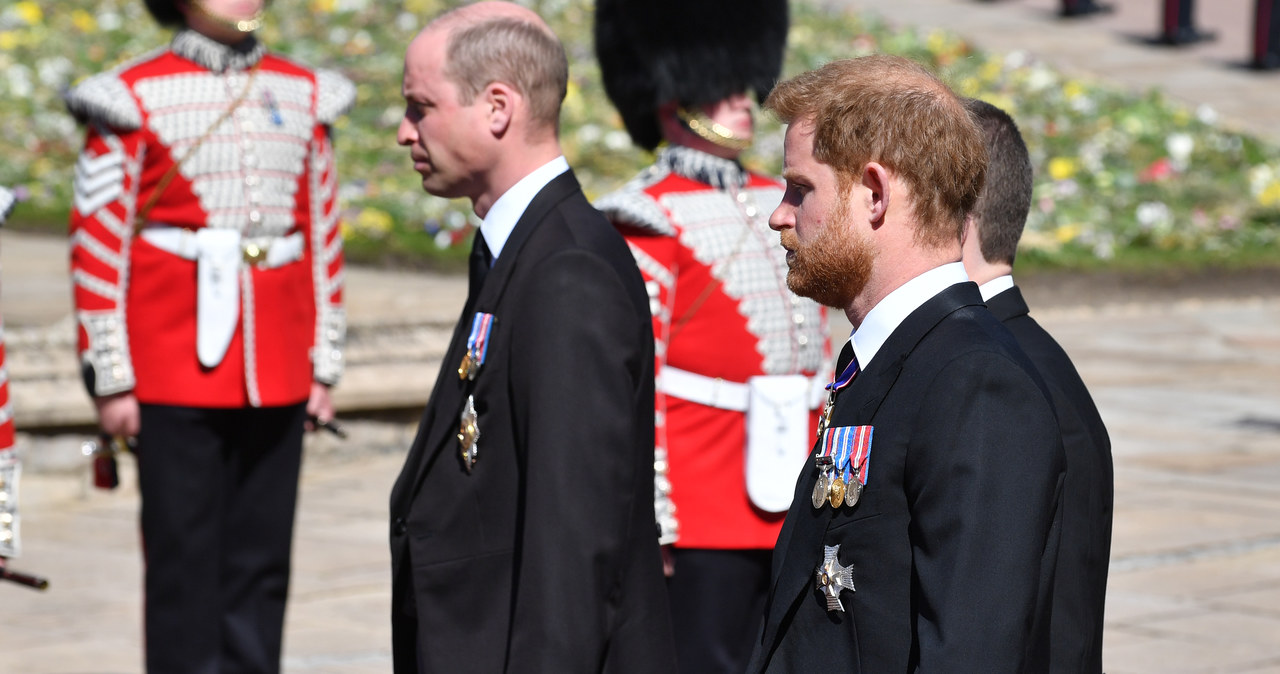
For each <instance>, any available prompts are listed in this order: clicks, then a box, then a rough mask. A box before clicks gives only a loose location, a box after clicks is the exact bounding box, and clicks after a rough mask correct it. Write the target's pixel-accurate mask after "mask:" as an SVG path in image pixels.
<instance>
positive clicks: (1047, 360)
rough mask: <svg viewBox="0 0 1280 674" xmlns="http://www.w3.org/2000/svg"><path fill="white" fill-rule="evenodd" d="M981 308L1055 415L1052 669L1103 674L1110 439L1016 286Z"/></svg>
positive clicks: (1070, 367)
mask: <svg viewBox="0 0 1280 674" xmlns="http://www.w3.org/2000/svg"><path fill="white" fill-rule="evenodd" d="M987 308H989V309H990V310H991V313H992V314H995V317H996V318H998V319H1000V320H1001V321H1002V322H1004V325H1005V327H1007V328H1009V331H1010V332H1012V333H1013V336H1014V337H1015V338H1017V340H1018V345H1019V346H1021V347H1022V350H1023V351H1025V352H1026V353H1027V356H1028V357H1029V358H1031V362H1032V363H1034V364H1035V366H1036V369H1038V370H1039V371H1040V375H1041V376H1042V377H1044V380H1045V383H1046V384H1048V386H1049V392H1050V393H1051V394H1052V396H1053V404H1054V407H1055V408H1057V412H1058V427H1059V428H1060V429H1061V431H1062V446H1063V449H1064V450H1065V451H1066V456H1067V481H1066V486H1065V487H1064V488H1063V496H1062V503H1063V511H1062V547H1061V549H1060V552H1059V554H1058V572H1057V578H1056V580H1055V581H1054V586H1053V619H1052V624H1051V627H1050V634H1051V635H1052V641H1053V645H1052V649H1051V662H1050V664H1051V671H1054V672H1063V673H1066V672H1072V673H1077V672H1101V671H1102V613H1103V605H1104V604H1105V603H1106V594H1107V566H1108V564H1109V563H1110V558H1111V512H1112V511H1111V509H1112V495H1113V479H1112V467H1111V440H1110V439H1109V438H1108V437H1107V429H1106V427H1105V426H1104V425H1103V423H1102V417H1101V416H1099V415H1098V408H1097V407H1096V406H1095V405H1094V404H1093V398H1092V397H1091V396H1090V395H1089V390H1088V389H1087V388H1085V385H1084V382H1083V381H1081V379H1080V375H1079V374H1078V373H1077V372H1076V368H1075V366H1074V365H1073V364H1072V363H1071V359H1070V358H1069V357H1067V354H1066V352H1065V351H1063V350H1062V347H1061V346H1059V345H1058V342H1056V341H1054V339H1053V337H1051V336H1050V335H1049V333H1048V332H1045V330H1044V328H1042V327H1040V324H1039V323H1037V322H1036V321H1035V319H1034V318H1032V317H1031V316H1030V315H1028V310H1027V303H1026V301H1024V300H1023V299H1022V291H1021V290H1019V289H1018V288H1017V287H1016V286H1015V287H1013V288H1010V289H1009V290H1006V291H1004V292H1002V293H1000V294H998V295H996V296H995V297H992V298H991V299H990V300H988V301H987Z"/></svg>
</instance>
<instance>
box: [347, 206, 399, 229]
mask: <svg viewBox="0 0 1280 674" xmlns="http://www.w3.org/2000/svg"><path fill="white" fill-rule="evenodd" d="M391 223H392V221H391V214H390V213H388V212H386V211H383V210H380V209H377V208H372V207H370V208H366V209H364V210H363V211H360V215H357V216H356V229H359V230H362V231H366V232H377V233H379V234H385V233H386V232H388V231H390V230H391Z"/></svg>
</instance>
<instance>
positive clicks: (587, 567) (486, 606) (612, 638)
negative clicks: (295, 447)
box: [391, 172, 674, 673]
mask: <svg viewBox="0 0 1280 674" xmlns="http://www.w3.org/2000/svg"><path fill="white" fill-rule="evenodd" d="M476 311H482V312H486V313H490V314H493V315H494V316H495V317H496V318H495V321H494V326H493V328H492V333H491V337H490V346H489V351H488V355H487V360H486V362H485V364H484V366H483V367H481V368H480V370H479V374H478V376H477V377H476V379H475V380H474V381H461V380H460V378H459V376H458V374H457V369H458V365H459V363H460V361H461V359H462V356H463V354H464V353H465V352H466V341H467V336H468V334H469V333H470V329H471V319H472V316H473V313H474V312H476ZM653 344H654V343H653V334H652V327H651V322H650V316H649V310H648V296H647V295H646V293H645V289H644V285H643V282H642V280H641V277H640V273H639V270H638V269H637V268H636V265H635V261H634V258H633V257H632V256H631V253H630V252H629V251H628V249H627V246H626V244H625V243H624V242H623V240H622V237H621V236H620V235H619V234H618V233H617V232H616V231H615V230H614V228H613V227H611V226H610V225H609V223H608V222H607V221H606V220H605V218H604V217H603V216H602V215H601V214H600V213H599V212H597V211H596V210H595V209H594V208H592V207H591V205H590V204H589V203H588V202H587V200H586V198H585V197H584V196H583V195H582V192H581V189H580V188H579V186H578V182H577V180H576V179H575V178H574V176H573V174H572V172H566V173H565V174H563V175H561V176H559V177H557V178H556V179H554V180H552V181H551V182H550V183H549V184H548V185H547V186H546V187H545V188H544V189H543V190H542V191H541V192H540V193H539V194H538V195H537V197H535V198H534V200H533V201H532V203H530V205H529V207H528V209H526V211H525V213H524V215H523V216H522V217H521V218H520V220H519V222H518V223H517V224H516V226H515V228H514V230H513V231H512V233H511V236H510V238H509V239H508V240H507V242H506V245H505V246H504V248H503V250H502V253H501V255H500V256H499V257H498V258H497V260H496V262H495V263H494V266H493V268H492V269H491V270H490V271H489V273H488V276H487V277H486V279H485V281H484V284H483V286H482V287H481V288H480V289H479V291H478V296H474V297H468V298H467V303H466V306H465V307H464V309H463V313H462V316H461V319H460V320H459V323H458V326H457V328H456V329H455V331H454V335H453V341H452V343H451V344H450V346H449V350H448V352H447V354H446V356H445V359H444V362H443V364H442V365H441V371H440V375H439V378H438V379H437V381H436V385H435V389H434V390H433V391H432V394H431V399H430V400H429V401H428V403H427V408H426V410H425V412H424V413H423V416H422V421H421V424H420V426H419V430H418V435H417V438H416V439H415V440H414V442H413V446H412V448H411V449H410V451H409V455H408V457H407V458H406V461H405V466H404V469H403V471H402V472H401V474H400V477H399V479H398V480H397V481H396V484H395V487H394V488H393V489H392V492H391V521H392V526H391V559H392V573H393V598H394V599H393V617H392V625H393V641H394V650H395V665H396V666H395V670H396V672H413V671H415V670H420V671H425V672H450V673H452V672H517V671H519V672H667V671H672V669H673V661H674V655H673V647H672V635H671V627H670V622H669V617H668V613H667V604H666V593H665V592H664V591H663V578H662V567H661V560H660V557H659V552H658V543H657V533H656V530H655V525H654V511H653V475H654V472H653V363H654V355H653V348H654V347H653ZM468 395H472V396H474V399H475V406H476V409H477V411H478V412H479V427H480V438H479V453H478V457H477V462H476V464H475V466H474V468H473V469H472V471H471V472H470V473H468V472H467V471H466V469H465V468H464V467H463V463H462V459H461V456H460V453H459V447H460V446H459V442H458V440H457V438H456V434H457V433H458V427H459V416H460V414H461V412H462V409H463V405H464V404H465V401H466V399H467V396H468Z"/></svg>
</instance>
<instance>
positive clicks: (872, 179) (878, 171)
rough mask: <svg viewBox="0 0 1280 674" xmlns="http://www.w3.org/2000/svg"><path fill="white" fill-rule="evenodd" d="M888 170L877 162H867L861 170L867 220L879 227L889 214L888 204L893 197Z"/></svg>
mask: <svg viewBox="0 0 1280 674" xmlns="http://www.w3.org/2000/svg"><path fill="white" fill-rule="evenodd" d="M890 183H891V181H890V179H889V170H888V169H886V168H885V167H884V166H882V165H881V164H879V163H877V162H873V161H872V162H867V165H866V166H865V167H864V168H863V169H862V186H863V187H865V188H866V189H867V193H868V194H867V211H868V214H867V215H868V220H870V222H871V224H873V225H879V224H881V223H883V222H884V216H885V214H886V213H888V212H889V202H890V199H891V197H892V196H893V195H892V193H891V188H890Z"/></svg>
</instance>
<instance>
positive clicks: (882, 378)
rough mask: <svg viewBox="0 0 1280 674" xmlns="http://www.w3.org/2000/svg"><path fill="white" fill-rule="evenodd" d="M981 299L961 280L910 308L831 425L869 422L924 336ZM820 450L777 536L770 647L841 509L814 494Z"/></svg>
mask: <svg viewBox="0 0 1280 674" xmlns="http://www.w3.org/2000/svg"><path fill="white" fill-rule="evenodd" d="M981 304H982V296H981V294H980V293H978V287H977V286H976V285H974V284H973V283H959V284H956V285H953V286H951V287H950V288H947V289H946V290H943V291H942V292H940V293H938V294H937V295H935V296H934V297H932V298H931V299H929V301H927V302H925V303H924V304H922V305H921V306H920V307H919V308H917V309H916V310H915V311H913V312H911V314H910V315H908V316H907V318H906V319H905V320H903V322H902V324H900V325H899V326H898V327H897V329H895V330H894V331H893V334H891V335H889V339H887V340H885V343H884V345H882V346H881V347H880V350H879V351H878V352H877V353H876V356H875V358H873V359H871V363H870V364H869V367H867V368H866V369H865V370H863V371H862V372H860V373H858V376H857V377H856V378H855V379H854V380H853V383H852V384H850V385H849V388H848V389H846V390H845V391H843V392H842V393H840V394H839V395H838V396H837V397H836V409H835V410H834V412H833V414H832V425H833V426H851V425H864V424H867V423H870V422H871V420H872V419H874V418H875V415H876V412H877V411H878V410H879V409H880V405H881V404H882V403H883V402H884V399H885V398H886V397H887V396H888V394H889V391H890V390H891V389H892V388H893V385H894V383H895V382H896V381H897V379H898V376H899V375H900V374H901V373H902V368H903V364H904V363H905V362H906V360H907V357H908V356H910V355H911V352H912V351H914V350H915V347H916V345H917V344H919V343H920V340H922V339H924V337H925V335H927V334H929V332H930V331H931V330H933V328H934V326H936V325H938V323H939V322H941V321H942V320H943V319H944V318H946V317H947V316H948V315H950V314H951V313H953V312H955V311H956V310H958V309H960V308H962V307H965V306H970V305H981ZM816 451H817V444H815V446H814V451H812V452H810V454H809V461H808V463H807V464H806V467H805V470H804V472H803V473H802V474H801V478H800V481H799V482H800V483H799V486H798V487H797V491H796V497H795V498H796V500H795V501H794V502H793V506H792V508H791V512H790V513H788V514H787V522H786V524H785V525H784V527H783V530H782V533H781V534H779V537H778V548H779V551H780V552H778V553H776V554H775V563H774V569H775V576H774V587H773V592H772V593H771V595H770V597H769V601H768V606H767V609H766V619H765V627H764V632H763V634H762V643H763V644H764V646H765V648H768V649H773V648H774V646H775V645H776V644H775V643H774V642H775V641H776V640H777V638H778V633H779V629H780V628H781V626H782V624H783V622H784V621H785V620H786V616H787V614H788V613H789V612H790V611H791V609H792V608H793V607H795V606H796V605H797V604H798V603H799V601H801V600H802V599H803V598H804V597H805V596H806V590H807V588H808V587H809V586H810V583H812V582H814V570H815V569H816V568H817V566H818V564H819V563H820V562H821V560H822V546H823V540H824V538H825V537H826V533H827V529H828V528H829V527H830V525H831V521H832V519H834V517H835V513H836V511H835V509H833V508H830V507H824V508H822V509H821V510H815V509H814V508H813V505H812V503H811V502H810V500H809V499H810V496H811V493H812V491H813V487H814V484H815V483H816V482H817V479H818V471H817V468H816V467H815V466H814V455H815V452H816Z"/></svg>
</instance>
